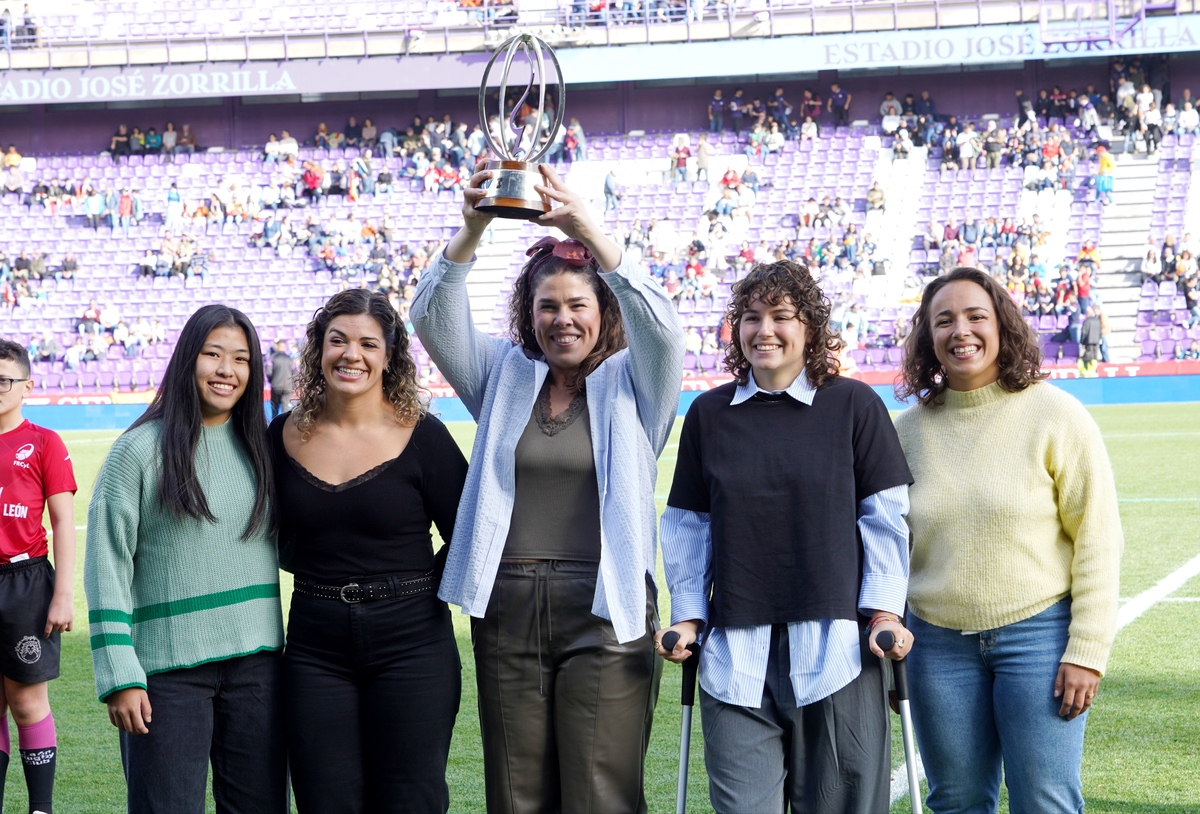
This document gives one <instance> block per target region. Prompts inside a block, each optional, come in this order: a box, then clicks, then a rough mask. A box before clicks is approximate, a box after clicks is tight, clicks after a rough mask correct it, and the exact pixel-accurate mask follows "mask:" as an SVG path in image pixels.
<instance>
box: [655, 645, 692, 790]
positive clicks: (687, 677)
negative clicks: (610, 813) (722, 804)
mask: <svg viewBox="0 0 1200 814" xmlns="http://www.w3.org/2000/svg"><path fill="white" fill-rule="evenodd" d="M677 644H679V634H678V633H676V632H675V631H674V630H668V631H667V632H666V633H664V634H663V637H662V647H663V650H666V651H668V652H669V651H671V650H674V649H675V645H677ZM687 649H688V650H690V651H691V653H692V655H690V656H688V659H687V661H685V662H684V663H683V687H682V689H681V690H680V692H679V703H680V704H681V705H682V706H683V723H682V725H681V726H680V732H679V784H678V786H677V787H676V789H675V814H686V812H687V787H688V756H689V755H690V754H691V747H692V707H693V706H695V704H696V671H697V669H699V667H700V645H699V643H697V642H692V643H691V644H689V645H688V647H687Z"/></svg>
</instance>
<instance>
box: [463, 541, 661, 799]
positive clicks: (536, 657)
mask: <svg viewBox="0 0 1200 814" xmlns="http://www.w3.org/2000/svg"><path fill="white" fill-rule="evenodd" d="M596 572H597V564H596V563H584V562H568V561H558V560H554V561H550V560H547V561H539V562H502V563H501V564H500V571H499V573H498V574H497V576H496V583H495V586H494V587H493V588H492V597H491V600H490V601H489V603H488V608H487V612H486V613H485V615H484V618H482V619H475V620H472V638H473V639H474V644H475V669H476V680H477V682H478V687H479V722H480V729H481V730H482V733H481V734H482V735H483V768H484V786H485V788H486V796H487V810H488V812H489V814H557V813H558V812H561V813H562V814H638V813H640V814H645V812H646V798H645V794H644V793H643V788H642V787H643V780H644V773H645V769H644V764H645V756H646V746H647V744H648V743H649V740H650V723H651V720H652V717H653V714H654V705H655V703H656V702H657V700H658V682H659V677H660V676H661V674H662V659H660V658H658V657H657V656H655V654H654V650H653V649H652V648H651V642H652V641H653V635H654V631H655V630H656V629H657V627H658V612H657V610H656V604H655V599H654V596H653V592H650V591H648V592H647V594H648V595H647V598H646V635H645V636H643V637H642V638H640V639H637V640H636V641H632V642H627V643H625V644H621V643H620V642H618V641H617V637H616V634H615V633H614V631H613V626H612V623H611V622H609V621H608V620H606V619H601V618H599V617H598V616H593V615H592V613H591V609H592V599H593V597H594V596H595V593H596Z"/></svg>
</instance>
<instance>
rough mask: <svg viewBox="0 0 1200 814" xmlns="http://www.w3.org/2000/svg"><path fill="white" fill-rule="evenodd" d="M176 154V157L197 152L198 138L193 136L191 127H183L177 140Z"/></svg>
mask: <svg viewBox="0 0 1200 814" xmlns="http://www.w3.org/2000/svg"><path fill="white" fill-rule="evenodd" d="M174 152H175V154H176V155H179V154H181V153H186V154H188V155H191V154H192V153H194V152H196V137H195V136H194V135H192V131H191V128H190V126H189V125H187V124H185V125H183V129H182V130H181V131H180V132H179V136H178V138H176V139H175V150H174Z"/></svg>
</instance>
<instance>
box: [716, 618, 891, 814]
mask: <svg viewBox="0 0 1200 814" xmlns="http://www.w3.org/2000/svg"><path fill="white" fill-rule="evenodd" d="M862 650H863V653H864V654H865V655H864V657H863V670H862V673H861V674H860V675H859V677H858V678H856V679H855V680H853V681H851V682H850V683H849V684H847V685H846V686H845V687H843V688H842V689H840V690H838V691H837V692H835V693H834V694H833V695H830V696H828V697H826V698H823V699H821V700H820V701H816V702H814V703H812V704H807V705H805V706H803V707H799V708H797V706H796V701H795V698H796V696H795V693H793V692H792V682H791V678H790V676H789V674H788V673H789V659H788V634H787V625H775V626H774V629H773V630H772V631H771V651H770V655H769V658H768V662H767V680H766V687H765V688H764V691H763V700H762V704H761V705H760V706H759V707H758V708H751V707H740V706H736V705H733V704H726V703H724V702H722V701H718V700H717V699H715V698H713V697H712V696H711V695H709V694H708V693H707V692H704V691H703V689H701V692H700V717H701V721H702V722H703V725H704V761H705V764H706V766H707V768H708V789H709V797H710V799H711V801H712V807H713V810H714V811H716V812H717V814H783V813H784V812H786V811H788V806H789V805H790V807H791V809H790V810H791V812H792V814H882V812H886V811H888V809H889V807H890V806H889V796H888V791H889V789H888V786H889V780H890V774H891V739H890V730H889V721H888V709H887V691H886V687H885V685H884V678H883V667H882V665H881V663H880V661H879V659H877V658H876V657H875V656H874V654H872V653H871V651H870V650H869V649H867V646H866V643H865V637H864V643H863V646H862Z"/></svg>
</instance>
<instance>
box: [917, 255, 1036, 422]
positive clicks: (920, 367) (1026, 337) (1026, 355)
mask: <svg viewBox="0 0 1200 814" xmlns="http://www.w3.org/2000/svg"><path fill="white" fill-rule="evenodd" d="M957 282H969V283H974V284H975V285H977V286H979V287H980V288H982V289H983V290H984V291H986V292H987V294H988V297H990V298H991V300H992V307H993V308H995V311H996V324H997V327H998V328H999V333H1000V350H999V352H998V353H997V356H996V364H997V365H999V367H1000V377H999V379H998V381H999V383H1000V386H1001V387H1002V388H1003V389H1005V390H1007V391H1008V392H1009V393H1018V392H1020V391H1022V390H1024V389H1025V388H1027V387H1029V386H1030V385H1031V384H1034V383H1035V382H1040V381H1041V380H1042V379H1045V378H1046V376H1047V375H1048V374H1047V373H1046V372H1045V371H1043V370H1042V348H1041V345H1040V344H1039V342H1038V337H1037V334H1036V333H1034V331H1033V329H1032V328H1030V327H1029V325H1027V324H1026V323H1025V320H1024V319H1023V318H1022V317H1021V311H1020V310H1019V309H1018V308H1017V306H1016V303H1014V302H1013V300H1012V297H1010V296H1009V294H1008V291H1007V290H1006V289H1005V288H1004V287H1003V286H1002V285H1000V283H998V282H996V280H995V279H993V277H992V276H991V275H990V274H988V273H987V272H986V271H980V270H979V269H977V268H971V267H969V266H960V267H958V268H956V269H954V270H953V271H951V272H950V273H949V274H946V275H945V276H942V277H938V278H936V279H934V280H933V282H931V283H930V284H929V285H927V286H926V287H925V291H924V293H923V294H921V304H920V305H919V306H918V307H917V313H915V314H914V315H913V319H912V333H910V334H909V335H908V339H907V340H906V341H905V343H904V363H903V365H902V366H901V371H900V372H901V379H900V382H899V383H898V384H897V385H896V398H898V399H899V400H900V401H906V400H908V398H909V397H910V396H916V397H917V401H918V402H919V403H920V404H922V405H924V406H926V407H929V406H934V405H938V404H941V403H942V394H943V393H945V392H946V388H947V386H948V385H947V383H946V375H945V374H946V371H945V369H944V368H943V367H942V363H941V362H939V361H938V359H937V354H936V353H935V352H934V348H933V327H932V325H931V324H930V319H931V315H930V313H929V308H930V305H931V304H932V302H933V298H934V297H936V296H937V294H938V292H939V291H941V290H942V289H943V288H945V287H946V286H948V285H950V284H951V283H957Z"/></svg>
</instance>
